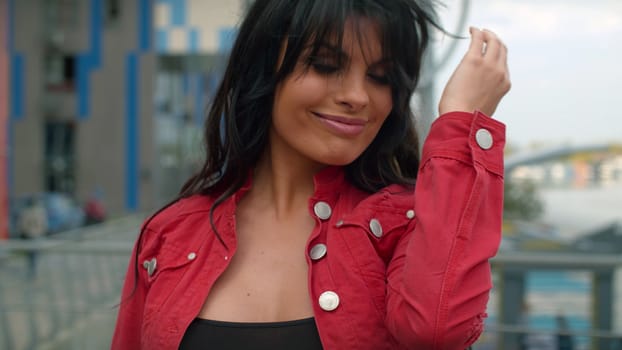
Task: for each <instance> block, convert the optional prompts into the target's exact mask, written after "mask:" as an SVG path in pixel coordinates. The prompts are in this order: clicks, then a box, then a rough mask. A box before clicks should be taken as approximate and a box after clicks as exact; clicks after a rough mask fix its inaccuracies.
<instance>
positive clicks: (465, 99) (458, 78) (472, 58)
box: [438, 28, 511, 116]
mask: <svg viewBox="0 0 622 350" xmlns="http://www.w3.org/2000/svg"><path fill="white" fill-rule="evenodd" d="M470 32H471V45H470V46H469V49H468V51H467V53H466V54H465V55H464V57H463V58H462V61H461V62H460V64H459V65H458V67H457V68H456V70H455V71H454V73H453V74H452V76H451V78H450V79H449V82H448V83H447V85H446V86H445V90H444V91H443V95H442V96H441V101H440V103H439V108H438V109H439V113H440V114H441V115H442V114H444V113H447V112H452V111H464V112H473V111H474V110H479V111H481V112H483V113H485V114H487V115H489V116H492V114H493V113H494V112H495V110H496V109H497V105H498V104H499V102H500V101H501V98H502V97H503V96H504V95H505V94H506V93H507V92H508V91H509V90H510V86H511V84H510V73H509V70H508V65H507V48H506V47H505V45H504V44H503V42H501V40H500V39H499V38H498V37H497V36H496V35H495V34H494V33H493V32H491V31H489V30H485V29H484V30H479V29H477V28H470Z"/></svg>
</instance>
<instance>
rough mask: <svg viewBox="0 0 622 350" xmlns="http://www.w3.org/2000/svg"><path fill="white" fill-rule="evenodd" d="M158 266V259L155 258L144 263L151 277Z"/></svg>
mask: <svg viewBox="0 0 622 350" xmlns="http://www.w3.org/2000/svg"><path fill="white" fill-rule="evenodd" d="M157 266H158V261H157V260H156V258H153V259H151V260H145V261H144V262H143V267H144V268H145V269H147V274H148V275H149V276H152V275H153V273H154V272H155V269H156V267H157Z"/></svg>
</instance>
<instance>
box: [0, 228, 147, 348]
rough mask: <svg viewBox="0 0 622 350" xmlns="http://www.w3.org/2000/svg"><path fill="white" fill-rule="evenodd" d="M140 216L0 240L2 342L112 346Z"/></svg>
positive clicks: (23, 345) (6, 344) (7, 345)
mask: <svg viewBox="0 0 622 350" xmlns="http://www.w3.org/2000/svg"><path fill="white" fill-rule="evenodd" d="M139 225H140V220H139V219H138V218H124V219H121V220H116V221H113V222H110V223H107V224H105V225H101V226H98V227H88V228H83V229H79V230H73V231H70V232H67V233H64V234H60V235H55V236H52V238H47V239H39V240H30V241H9V242H2V243H0V349H10V350H13V349H16V350H19V349H107V348H109V342H110V335H111V332H112V329H113V327H114V322H115V319H116V308H115V304H116V303H117V302H118V298H119V293H120V290H121V286H122V283H123V277H124V273H125V268H126V266H127V263H128V257H129V254H130V252H131V248H132V242H133V240H134V238H135V237H136V233H137V232H136V230H137V228H138V227H139Z"/></svg>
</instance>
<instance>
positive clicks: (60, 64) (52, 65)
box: [45, 52, 76, 90]
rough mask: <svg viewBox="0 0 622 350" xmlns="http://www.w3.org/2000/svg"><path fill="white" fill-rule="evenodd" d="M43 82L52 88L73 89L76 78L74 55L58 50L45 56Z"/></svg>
mask: <svg viewBox="0 0 622 350" xmlns="http://www.w3.org/2000/svg"><path fill="white" fill-rule="evenodd" d="M45 76H46V79H45V83H46V87H47V88H48V89H52V90H73V89H74V86H75V78H76V57H75V56H74V55H66V54H62V53H58V52H49V53H48V54H46V56H45Z"/></svg>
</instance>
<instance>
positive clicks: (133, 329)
mask: <svg viewBox="0 0 622 350" xmlns="http://www.w3.org/2000/svg"><path fill="white" fill-rule="evenodd" d="M145 233H147V232H145ZM143 238H144V237H143ZM139 244H140V240H138V241H137V242H136V244H135V245H134V249H133V251H132V255H131V257H130V261H129V264H128V267H127V273H126V274H125V282H124V284H123V289H122V292H121V300H120V302H119V312H118V316H117V323H116V326H115V330H114V335H113V338H112V345H111V349H112V350H137V349H140V348H141V339H142V326H143V311H144V303H145V297H146V295H147V283H146V281H145V273H144V271H143V267H142V264H141V262H140V261H138V266H137V268H136V267H135V259H136V254H137V248H138V246H139Z"/></svg>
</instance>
